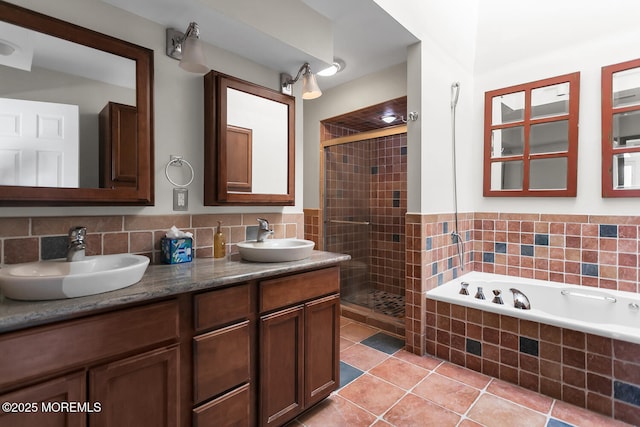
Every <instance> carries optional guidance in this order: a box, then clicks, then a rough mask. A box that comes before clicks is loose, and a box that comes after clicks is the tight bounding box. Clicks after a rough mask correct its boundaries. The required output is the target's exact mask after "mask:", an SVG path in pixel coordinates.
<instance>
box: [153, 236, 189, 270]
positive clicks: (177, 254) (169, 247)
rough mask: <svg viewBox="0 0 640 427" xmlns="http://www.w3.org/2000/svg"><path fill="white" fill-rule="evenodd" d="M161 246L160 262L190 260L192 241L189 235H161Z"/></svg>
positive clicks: (177, 262)
mask: <svg viewBox="0 0 640 427" xmlns="http://www.w3.org/2000/svg"><path fill="white" fill-rule="evenodd" d="M160 245H161V247H162V262H163V263H165V264H180V263H183V262H191V260H192V259H193V258H192V255H191V253H192V246H193V241H192V239H191V237H180V238H176V239H170V238H168V237H163V238H162V239H160Z"/></svg>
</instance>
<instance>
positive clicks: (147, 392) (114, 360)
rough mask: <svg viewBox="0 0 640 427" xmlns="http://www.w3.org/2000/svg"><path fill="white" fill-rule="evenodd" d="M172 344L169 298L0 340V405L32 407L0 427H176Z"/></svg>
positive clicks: (3, 419)
mask: <svg viewBox="0 0 640 427" xmlns="http://www.w3.org/2000/svg"><path fill="white" fill-rule="evenodd" d="M177 338H178V308H177V303H176V301H175V300H171V301H164V302H157V303H153V304H149V305H146V306H142V307H135V308H128V309H122V310H119V311H115V312H111V313H107V314H99V315H94V316H89V317H85V318H80V319H76V320H70V321H66V322H59V323H54V324H51V325H47V326H40V327H34V328H31V329H26V330H24V331H18V332H13V333H7V334H4V335H0V354H1V355H2V363H0V401H1V402H16V403H23V404H25V403H29V404H31V403H33V404H35V407H34V409H37V412H36V413H34V412H31V413H25V412H20V413H17V412H16V413H6V412H4V411H0V426H1V427H9V426H10V427H14V426H23V425H24V426H35V425H37V426H68V427H70V426H85V425H87V421H88V422H89V425H91V426H114V425H154V426H166V427H170V426H178V425H179V422H178V410H179V400H178V399H179V397H178V396H179V383H178V370H179V364H178V350H177V344H176V341H177ZM46 402H55V403H56V404H58V405H59V403H61V402H64V403H69V402H71V403H73V404H82V405H85V406H84V407H83V409H82V410H80V411H75V412H74V411H64V410H60V409H61V408H60V406H55V405H56V404H54V406H51V407H50V408H51V409H50V410H48V411H47V410H45V409H46V408H45V407H44V406H43V404H46ZM56 408H57V410H56ZM76 409H77V408H76ZM149 423H151V424H149Z"/></svg>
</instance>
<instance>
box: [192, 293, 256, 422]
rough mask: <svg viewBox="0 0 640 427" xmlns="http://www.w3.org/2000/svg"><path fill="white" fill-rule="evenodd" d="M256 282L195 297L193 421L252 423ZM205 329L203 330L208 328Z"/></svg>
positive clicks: (253, 411) (253, 412)
mask: <svg viewBox="0 0 640 427" xmlns="http://www.w3.org/2000/svg"><path fill="white" fill-rule="evenodd" d="M253 290H255V284H249V283H245V284H241V285H236V286H233V287H230V288H226V289H220V290H214V291H209V292H205V293H201V294H198V295H196V296H195V297H194V310H195V311H194V329H195V330H196V331H199V332H200V331H201V332H203V333H201V334H199V335H196V336H195V337H194V338H193V349H194V350H193V386H194V387H193V389H194V399H193V400H194V404H195V405H196V406H195V407H194V408H193V422H194V424H195V425H197V426H213V425H224V426H252V425H255V421H252V420H253V419H254V418H255V415H254V414H255V410H253V409H252V406H255V405H254V404H253V402H255V398H252V395H253V394H254V388H253V387H254V382H253V379H254V378H253V377H255V374H254V372H255V368H254V366H255V352H256V349H255V347H256V346H255V344H253V341H254V340H255V310H252V306H253V305H255V304H252V301H253V300H254V298H253V297H252V295H253V294H254V292H253ZM207 331H208V332H207Z"/></svg>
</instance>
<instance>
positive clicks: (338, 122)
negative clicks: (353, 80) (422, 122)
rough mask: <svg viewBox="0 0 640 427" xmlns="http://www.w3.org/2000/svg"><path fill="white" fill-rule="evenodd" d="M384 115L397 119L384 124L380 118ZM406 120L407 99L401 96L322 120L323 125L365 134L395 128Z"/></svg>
mask: <svg viewBox="0 0 640 427" xmlns="http://www.w3.org/2000/svg"><path fill="white" fill-rule="evenodd" d="M385 115H395V116H396V117H397V119H396V120H395V121H393V122H391V123H385V122H383V121H382V120H381V119H380V118H381V117H382V116H385ZM403 120H404V121H406V120H407V97H406V96H403V97H400V98H396V99H391V100H389V101H386V102H383V103H380V104H376V105H371V106H369V107H366V108H362V109H360V110H357V111H352V112H350V113H347V114H342V115H340V116H335V117H331V118H330V119H326V120H323V121H322V123H323V124H329V125H333V126H338V127H341V128H345V129H349V130H352V131H356V132H366V131H370V130H374V129H381V128H384V127H389V126H397V125H400V124H402V123H403Z"/></svg>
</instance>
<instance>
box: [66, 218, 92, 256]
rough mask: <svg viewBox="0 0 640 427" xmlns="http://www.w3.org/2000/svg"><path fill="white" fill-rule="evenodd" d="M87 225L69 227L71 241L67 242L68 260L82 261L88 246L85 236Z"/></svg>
mask: <svg viewBox="0 0 640 427" xmlns="http://www.w3.org/2000/svg"><path fill="white" fill-rule="evenodd" d="M86 236H87V227H71V228H70V229H69V243H68V244H67V261H69V262H72V261H81V260H83V259H84V250H85V249H86V248H87V245H86V244H85V237H86Z"/></svg>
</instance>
